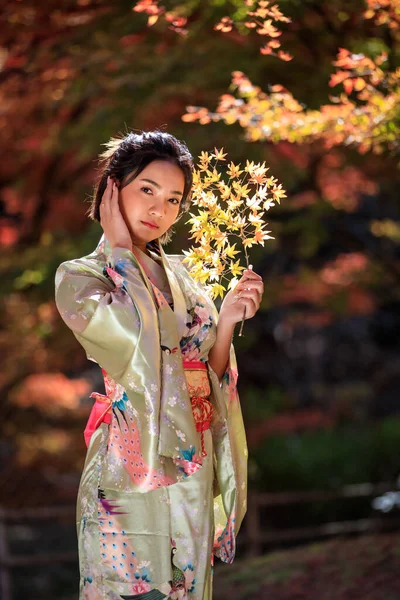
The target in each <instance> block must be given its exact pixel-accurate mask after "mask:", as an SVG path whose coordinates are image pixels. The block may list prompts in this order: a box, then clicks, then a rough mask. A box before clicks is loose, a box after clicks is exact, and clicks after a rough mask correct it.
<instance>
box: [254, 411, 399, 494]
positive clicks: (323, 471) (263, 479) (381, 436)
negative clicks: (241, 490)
mask: <svg viewBox="0 0 400 600" xmlns="http://www.w3.org/2000/svg"><path fill="white" fill-rule="evenodd" d="M399 445H400V419H398V418H388V419H385V420H382V421H381V422H378V423H369V424H368V425H363V426H360V425H344V426H341V427H336V428H334V429H330V430H322V431H306V432H304V433H299V434H286V435H279V436H278V435H275V436H271V437H268V438H266V439H265V440H264V441H263V442H262V443H261V444H259V445H258V446H257V447H256V448H254V449H253V450H252V451H251V452H250V457H251V464H252V466H251V472H252V473H253V477H252V481H251V483H252V486H253V488H256V489H262V490H266V491H283V490H288V491H291V490H312V489H326V490H328V489H336V488H338V487H340V486H343V485H346V484H353V483H363V482H366V481H368V482H379V481H385V480H387V481H393V480H394V479H395V478H396V477H397V475H398V471H399V461H398V456H397V450H396V449H397V448H398V447H399Z"/></svg>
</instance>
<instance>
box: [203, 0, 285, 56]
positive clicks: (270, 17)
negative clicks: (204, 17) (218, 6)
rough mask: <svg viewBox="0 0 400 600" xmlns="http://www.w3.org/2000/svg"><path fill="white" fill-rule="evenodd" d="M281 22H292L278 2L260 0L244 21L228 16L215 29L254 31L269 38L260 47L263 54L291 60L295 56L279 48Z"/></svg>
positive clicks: (248, 12) (226, 31)
mask: <svg viewBox="0 0 400 600" xmlns="http://www.w3.org/2000/svg"><path fill="white" fill-rule="evenodd" d="M253 4H254V3H253V2H251V3H248V6H249V7H251V6H252V5H253ZM279 23H290V19H289V18H288V17H286V16H285V15H284V14H283V13H282V12H281V11H280V9H279V8H278V5H277V4H272V2H270V1H269V0H258V1H257V2H256V3H255V6H254V8H253V10H248V11H247V13H246V15H245V19H244V20H243V21H241V20H238V19H236V18H235V17H233V18H231V17H228V16H226V17H223V18H222V19H221V20H220V22H219V23H217V25H215V27H214V29H215V30H216V31H220V32H221V33H229V32H231V31H232V29H233V28H234V27H236V28H237V29H238V30H241V29H242V30H243V29H244V30H246V29H247V30H248V31H249V32H252V31H254V32H255V33H257V34H258V35H260V36H264V37H266V38H268V40H267V41H266V42H265V44H264V45H263V46H261V47H260V52H261V54H268V55H272V56H276V57H277V58H280V59H281V60H284V61H289V60H292V58H293V57H292V56H291V55H290V54H289V53H288V52H283V51H282V50H278V49H279V48H280V46H281V44H280V42H279V41H278V39H277V38H279V37H280V36H281V35H282V31H280V29H279V27H278V26H277V25H278V24H279ZM277 50H278V52H277Z"/></svg>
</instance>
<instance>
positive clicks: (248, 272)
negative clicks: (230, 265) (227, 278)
mask: <svg viewBox="0 0 400 600" xmlns="http://www.w3.org/2000/svg"><path fill="white" fill-rule="evenodd" d="M242 278H245V279H256V280H259V281H262V277H261V275H259V274H258V273H255V272H254V271H252V270H251V269H245V270H244V271H243V275H242Z"/></svg>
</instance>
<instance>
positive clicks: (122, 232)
mask: <svg viewBox="0 0 400 600" xmlns="http://www.w3.org/2000/svg"><path fill="white" fill-rule="evenodd" d="M99 209H100V225H101V226H102V228H103V231H104V235H105V236H106V238H107V239H108V241H109V242H110V245H111V247H112V248H116V247H118V248H127V249H128V250H132V238H131V235H130V233H129V229H128V227H127V225H126V223H125V220H124V217H123V216H122V214H121V211H120V209H119V202H118V187H117V184H116V183H115V181H113V179H112V178H111V177H110V176H108V177H107V187H106V189H105V190H104V194H103V197H102V199H101V202H100V207H99Z"/></svg>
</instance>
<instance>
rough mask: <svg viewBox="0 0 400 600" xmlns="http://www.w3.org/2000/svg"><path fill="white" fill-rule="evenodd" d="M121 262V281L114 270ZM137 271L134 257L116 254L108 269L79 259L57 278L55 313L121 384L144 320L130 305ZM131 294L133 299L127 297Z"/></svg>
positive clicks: (63, 267) (91, 356) (64, 267)
mask: <svg viewBox="0 0 400 600" xmlns="http://www.w3.org/2000/svg"><path fill="white" fill-rule="evenodd" d="M121 262H123V266H124V269H123V275H121V273H120V272H118V270H117V267H116V265H117V264H118V263H121ZM137 278H138V269H137V267H136V266H135V264H134V262H133V261H132V260H131V252H130V251H128V250H124V249H119V248H118V249H114V250H113V253H112V256H111V257H110V262H109V263H108V266H106V267H104V269H102V267H101V266H98V265H94V264H93V261H90V260H87V259H86V260H85V259H78V260H76V261H69V262H65V263H62V264H61V265H60V266H59V267H58V269H57V272H56V280H55V290H56V295H55V300H56V305H57V309H58V311H59V313H60V315H61V317H62V319H63V320H64V322H65V323H66V325H67V326H68V327H69V328H70V329H71V330H72V332H73V334H74V335H75V337H76V339H77V340H78V342H79V343H80V344H81V345H82V346H83V348H84V350H85V352H86V355H87V358H88V359H89V360H93V361H94V362H96V363H98V364H99V365H100V366H101V367H102V368H103V369H105V370H106V371H107V373H108V374H109V375H110V376H111V377H112V378H113V379H115V380H117V381H121V379H122V378H123V375H124V373H125V371H126V369H127V367H128V365H129V363H130V361H131V358H132V356H133V353H134V352H135V349H136V346H137V340H138V336H139V333H140V318H139V314H138V311H137V309H136V307H135V303H134V302H133V300H132V293H134V287H135V280H136V279H137ZM128 288H129V293H128Z"/></svg>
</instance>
